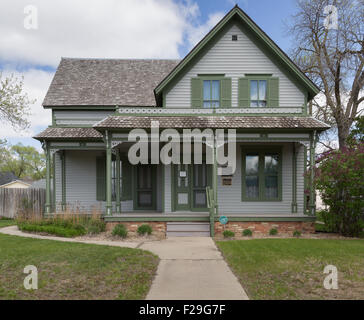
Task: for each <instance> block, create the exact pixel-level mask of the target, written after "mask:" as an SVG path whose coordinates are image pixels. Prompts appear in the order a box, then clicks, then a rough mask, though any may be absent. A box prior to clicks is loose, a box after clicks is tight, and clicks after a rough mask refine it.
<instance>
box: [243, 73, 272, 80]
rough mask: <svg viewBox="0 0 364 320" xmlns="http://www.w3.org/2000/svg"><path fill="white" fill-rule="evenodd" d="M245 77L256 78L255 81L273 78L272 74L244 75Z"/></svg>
mask: <svg viewBox="0 0 364 320" xmlns="http://www.w3.org/2000/svg"><path fill="white" fill-rule="evenodd" d="M244 76H245V77H249V78H256V79H260V78H262V77H263V78H269V77H271V76H273V73H244Z"/></svg>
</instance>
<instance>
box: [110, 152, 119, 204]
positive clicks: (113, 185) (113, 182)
mask: <svg viewBox="0 0 364 320" xmlns="http://www.w3.org/2000/svg"><path fill="white" fill-rule="evenodd" d="M119 182H120V194H121V162H120V180H119ZM116 184H117V179H116V160H115V159H112V163H111V199H112V201H115V200H116Z"/></svg>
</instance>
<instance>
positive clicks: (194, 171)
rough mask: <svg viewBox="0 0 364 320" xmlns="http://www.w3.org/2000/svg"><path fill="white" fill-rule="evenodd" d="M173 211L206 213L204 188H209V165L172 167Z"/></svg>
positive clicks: (179, 165)
mask: <svg viewBox="0 0 364 320" xmlns="http://www.w3.org/2000/svg"><path fill="white" fill-rule="evenodd" d="M173 182H174V183H173V186H174V188H173V189H174V190H173V193H174V206H173V210H174V211H184V210H185V211H186V210H187V211H207V210H208V209H207V202H206V187H207V186H208V185H209V186H211V165H207V164H205V163H203V164H191V165H186V164H178V165H174V166H173Z"/></svg>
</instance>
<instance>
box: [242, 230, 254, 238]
mask: <svg viewBox="0 0 364 320" xmlns="http://www.w3.org/2000/svg"><path fill="white" fill-rule="evenodd" d="M252 235H253V232H252V231H251V230H250V229H245V230H243V236H244V237H251V236H252Z"/></svg>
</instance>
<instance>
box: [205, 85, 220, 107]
mask: <svg viewBox="0 0 364 320" xmlns="http://www.w3.org/2000/svg"><path fill="white" fill-rule="evenodd" d="M203 107H204V108H218V107H220V80H204V81H203Z"/></svg>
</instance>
